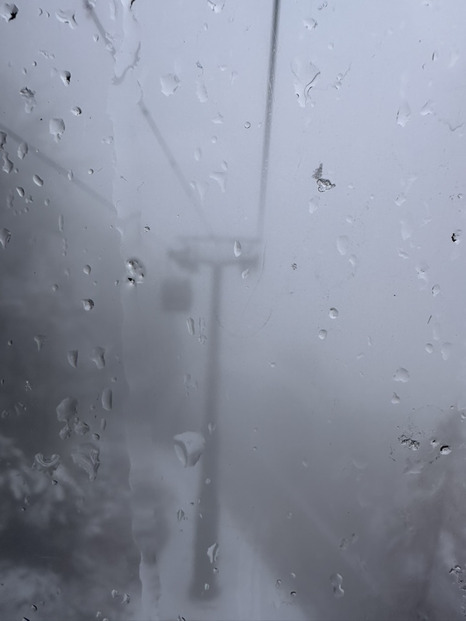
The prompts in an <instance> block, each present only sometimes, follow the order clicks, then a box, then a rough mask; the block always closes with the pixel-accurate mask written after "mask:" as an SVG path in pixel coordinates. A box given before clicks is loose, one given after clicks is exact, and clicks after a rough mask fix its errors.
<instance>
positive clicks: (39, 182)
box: [32, 175, 44, 188]
mask: <svg viewBox="0 0 466 621" xmlns="http://www.w3.org/2000/svg"><path fill="white" fill-rule="evenodd" d="M32 180H33V181H34V183H35V184H36V185H38V186H39V187H40V188H41V187H42V186H43V185H44V180H43V179H42V177H39V175H33V177H32Z"/></svg>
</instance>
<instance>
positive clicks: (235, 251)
mask: <svg viewBox="0 0 466 621" xmlns="http://www.w3.org/2000/svg"><path fill="white" fill-rule="evenodd" d="M242 252H243V249H242V247H241V244H240V242H239V241H235V243H234V244H233V254H234V255H235V257H236V258H238V257H240V256H241V254H242Z"/></svg>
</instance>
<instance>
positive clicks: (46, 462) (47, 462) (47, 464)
mask: <svg viewBox="0 0 466 621" xmlns="http://www.w3.org/2000/svg"><path fill="white" fill-rule="evenodd" d="M59 464H60V456H59V455H57V454H56V453H54V454H53V455H51V456H50V457H48V458H47V457H44V455H43V454H42V453H36V454H35V455H34V463H33V465H32V467H33V468H34V469H35V470H39V472H48V473H50V474H52V473H53V471H54V470H56V469H57V468H58V466H59Z"/></svg>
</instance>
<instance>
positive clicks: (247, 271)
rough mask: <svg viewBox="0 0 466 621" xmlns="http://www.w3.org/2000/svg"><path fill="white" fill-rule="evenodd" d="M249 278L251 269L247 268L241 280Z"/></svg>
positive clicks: (242, 273)
mask: <svg viewBox="0 0 466 621" xmlns="http://www.w3.org/2000/svg"><path fill="white" fill-rule="evenodd" d="M248 276H249V268H246V269H245V270H243V271H242V272H241V278H242V279H243V280H244V279H246V278H247V277H248Z"/></svg>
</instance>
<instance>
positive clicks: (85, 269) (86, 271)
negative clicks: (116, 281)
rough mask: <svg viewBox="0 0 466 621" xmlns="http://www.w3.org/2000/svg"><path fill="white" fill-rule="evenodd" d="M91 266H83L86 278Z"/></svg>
mask: <svg viewBox="0 0 466 621" xmlns="http://www.w3.org/2000/svg"><path fill="white" fill-rule="evenodd" d="M91 269H92V268H91V266H90V265H85V266H84V267H83V272H84V273H85V274H86V276H89V274H90V273H91Z"/></svg>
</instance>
